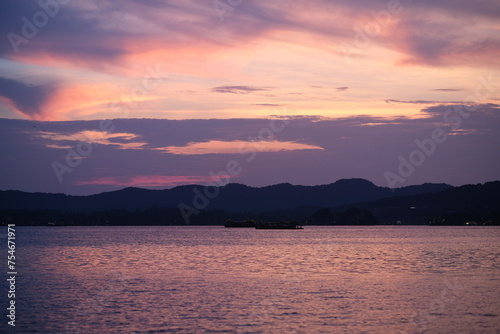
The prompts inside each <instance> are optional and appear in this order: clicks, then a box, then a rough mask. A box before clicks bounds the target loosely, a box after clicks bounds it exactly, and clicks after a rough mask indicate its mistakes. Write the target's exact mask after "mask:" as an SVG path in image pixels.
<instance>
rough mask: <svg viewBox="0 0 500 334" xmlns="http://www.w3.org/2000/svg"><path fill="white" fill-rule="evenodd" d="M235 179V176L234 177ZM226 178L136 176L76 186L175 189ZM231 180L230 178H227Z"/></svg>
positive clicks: (205, 176)
mask: <svg viewBox="0 0 500 334" xmlns="http://www.w3.org/2000/svg"><path fill="white" fill-rule="evenodd" d="M233 177H234V176H233ZM224 178H226V177H225V176H220V177H218V178H217V179H214V177H212V176H209V175H136V176H131V177H114V176H109V177H100V178H92V179H89V180H82V181H76V182H74V184H75V185H78V186H84V185H106V186H117V187H143V188H149V187H174V186H178V185H181V184H206V183H213V182H218V181H220V180H221V179H224ZM227 178H229V176H227Z"/></svg>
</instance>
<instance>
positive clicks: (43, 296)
mask: <svg viewBox="0 0 500 334" xmlns="http://www.w3.org/2000/svg"><path fill="white" fill-rule="evenodd" d="M5 229H7V228H6V227H5ZM3 240H4V242H2V244H4V247H3V249H5V256H7V254H6V253H7V248H6V246H5V244H6V242H5V239H3ZM16 265H17V272H18V275H17V278H16V279H17V282H16V306H17V307H16V316H17V318H16V328H15V329H16V332H17V333H422V332H424V333H500V228H498V227H428V226H377V227H375V226H371V227H338V226H336V227H314V226H306V227H305V228H304V229H303V230H256V229H248V228H242V229H225V228H223V227H219V226H217V227H197V226H185V227H16ZM4 284H5V281H4ZM7 289H8V287H7V285H5V289H4V291H7ZM2 293H3V292H2ZM3 300H4V301H5V300H6V298H4V299H3ZM3 305H4V306H5V305H7V304H6V302H4V304H3ZM4 310H5V308H4ZM4 312H6V311H4ZM5 314H6V313H5ZM2 318H3V319H4V320H3V323H2V327H1V328H7V329H8V330H11V329H12V328H11V326H7V320H6V317H5V315H3V316H2Z"/></svg>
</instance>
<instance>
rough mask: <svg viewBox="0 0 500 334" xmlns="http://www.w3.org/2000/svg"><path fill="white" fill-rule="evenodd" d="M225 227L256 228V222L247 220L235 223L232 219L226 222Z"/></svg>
mask: <svg viewBox="0 0 500 334" xmlns="http://www.w3.org/2000/svg"><path fill="white" fill-rule="evenodd" d="M224 227H255V220H253V219H247V220H241V221H234V220H231V219H228V220H226V223H225V224H224Z"/></svg>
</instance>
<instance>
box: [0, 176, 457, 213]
mask: <svg viewBox="0 0 500 334" xmlns="http://www.w3.org/2000/svg"><path fill="white" fill-rule="evenodd" d="M447 189H453V187H452V186H450V185H447V184H423V185H419V186H409V187H404V188H399V189H396V190H394V191H393V190H391V189H389V188H387V187H378V186H376V185H374V184H373V183H371V182H370V181H367V180H364V179H347V180H339V181H337V182H335V183H332V184H327V185H319V186H299V185H291V184H289V183H282V184H277V185H272V186H267V187H261V188H255V187H249V186H245V185H242V184H236V183H232V184H228V185H226V186H224V187H219V188H208V189H207V188H205V187H204V186H199V185H187V186H179V187H175V188H172V189H165V190H147V189H139V188H125V189H122V190H118V191H112V192H105V193H101V194H96V195H90V196H70V195H64V194H47V193H27V192H22V191H13V190H7V191H0V209H28V210H40V209H44V210H45V209H48V210H61V211H79V212H92V211H102V210H144V209H147V208H177V207H178V205H179V204H181V203H184V204H185V205H188V206H190V207H193V208H196V206H195V205H198V208H202V209H207V210H224V211H228V212H262V211H271V210H279V209H283V210H285V209H294V208H298V207H317V208H321V207H330V208H331V207H338V206H345V205H350V204H354V203H359V202H369V201H376V200H382V199H387V198H391V197H395V196H414V195H419V194H429V193H436V192H440V191H443V190H447ZM197 194H198V195H197ZM215 195H216V196H215Z"/></svg>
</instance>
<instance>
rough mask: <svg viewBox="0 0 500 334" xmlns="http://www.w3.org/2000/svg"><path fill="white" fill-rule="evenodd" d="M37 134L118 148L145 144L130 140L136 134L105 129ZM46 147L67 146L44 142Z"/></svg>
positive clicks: (138, 147)
mask: <svg viewBox="0 0 500 334" xmlns="http://www.w3.org/2000/svg"><path fill="white" fill-rule="evenodd" d="M37 136H38V137H41V138H44V139H48V140H50V141H55V142H63V143H68V142H86V143H89V144H99V145H112V146H116V147H118V148H120V149H140V148H143V146H145V145H147V143H144V142H131V140H133V139H137V138H139V136H138V135H135V134H133V133H112V132H107V131H95V130H84V131H80V132H75V133H70V134H66V133H55V132H39V133H38V134H37ZM120 141H121V142H120ZM46 147H49V148H60V149H63V148H68V145H60V144H53V143H48V144H46Z"/></svg>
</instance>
